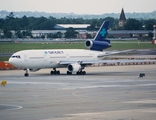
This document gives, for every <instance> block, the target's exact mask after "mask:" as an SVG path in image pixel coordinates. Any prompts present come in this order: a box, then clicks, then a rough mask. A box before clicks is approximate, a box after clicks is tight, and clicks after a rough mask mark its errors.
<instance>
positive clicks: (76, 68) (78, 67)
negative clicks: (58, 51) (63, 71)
mask: <svg viewBox="0 0 156 120" xmlns="http://www.w3.org/2000/svg"><path fill="white" fill-rule="evenodd" d="M67 68H68V71H69V72H78V71H80V70H81V65H80V64H79V63H74V64H70V65H68V67H67Z"/></svg>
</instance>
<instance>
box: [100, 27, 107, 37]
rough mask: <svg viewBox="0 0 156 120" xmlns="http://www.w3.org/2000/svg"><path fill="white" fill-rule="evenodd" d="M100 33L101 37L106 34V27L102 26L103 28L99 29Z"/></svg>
mask: <svg viewBox="0 0 156 120" xmlns="http://www.w3.org/2000/svg"><path fill="white" fill-rule="evenodd" d="M100 34H101V36H102V37H103V36H105V34H106V29H105V28H103V29H102V30H101V32H100Z"/></svg>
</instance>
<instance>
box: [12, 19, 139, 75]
mask: <svg viewBox="0 0 156 120" xmlns="http://www.w3.org/2000/svg"><path fill="white" fill-rule="evenodd" d="M108 25H109V21H104V22H103V24H102V25H101V27H100V29H99V31H98V32H97V34H96V36H95V38H94V39H93V40H87V41H86V42H85V45H86V47H87V48H89V49H90V50H84V49H42V50H23V51H19V52H16V53H14V54H13V55H12V56H11V57H10V59H9V62H10V63H11V64H12V65H14V66H15V67H18V68H21V69H24V70H25V71H26V73H25V76H29V73H28V72H29V71H38V70H40V69H42V68H53V70H52V71H51V72H50V73H51V74H60V71H57V70H56V68H67V74H68V75H71V74H72V73H76V74H77V75H85V74H86V72H85V71H83V69H84V68H85V67H86V66H89V65H92V64H95V63H115V62H134V61H135V62H136V61H139V60H102V58H103V57H105V56H108V55H112V54H116V53H120V52H126V51H118V52H109V53H106V52H104V49H106V48H109V47H111V44H110V40H107V39H106V33H107V29H108Z"/></svg>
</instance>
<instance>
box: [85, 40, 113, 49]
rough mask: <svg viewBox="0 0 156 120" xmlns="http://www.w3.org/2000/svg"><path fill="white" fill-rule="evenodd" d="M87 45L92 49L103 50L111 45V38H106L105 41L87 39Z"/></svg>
mask: <svg viewBox="0 0 156 120" xmlns="http://www.w3.org/2000/svg"><path fill="white" fill-rule="evenodd" d="M85 45H86V47H87V48H89V49H90V50H97V51H103V49H106V48H109V47H111V44H110V41H109V40H105V41H94V40H87V41H86V44H85Z"/></svg>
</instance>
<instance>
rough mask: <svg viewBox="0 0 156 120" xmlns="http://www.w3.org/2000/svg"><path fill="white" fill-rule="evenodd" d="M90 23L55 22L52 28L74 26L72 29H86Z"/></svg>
mask: <svg viewBox="0 0 156 120" xmlns="http://www.w3.org/2000/svg"><path fill="white" fill-rule="evenodd" d="M88 26H90V24H57V25H56V26H55V27H54V29H57V30H58V29H67V28H70V27H72V28H74V29H87V27H88Z"/></svg>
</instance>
